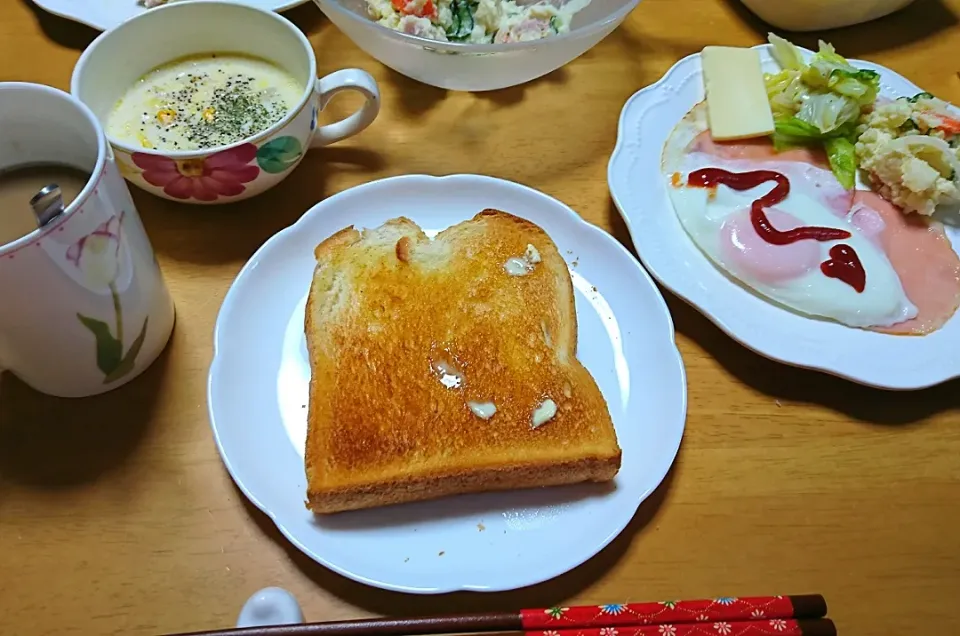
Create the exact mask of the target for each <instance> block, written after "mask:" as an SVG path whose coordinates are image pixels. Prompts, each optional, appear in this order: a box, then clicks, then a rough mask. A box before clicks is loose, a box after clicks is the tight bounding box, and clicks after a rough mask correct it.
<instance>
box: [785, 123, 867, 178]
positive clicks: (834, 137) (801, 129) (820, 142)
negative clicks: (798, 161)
mask: <svg viewBox="0 0 960 636" xmlns="http://www.w3.org/2000/svg"><path fill="white" fill-rule="evenodd" d="M774 127H775V130H774V133H773V147H774V149H775V150H776V151H777V152H781V151H783V150H789V149H790V148H795V147H797V146H822V147H823V149H824V150H825V151H826V153H827V159H828V160H829V162H830V170H831V171H832V172H833V174H834V176H835V177H836V178H837V181H839V182H840V185H842V186H843V187H844V188H846V189H847V190H850V189H852V188H853V186H854V183H855V181H856V174H857V161H856V154H855V152H854V148H855V146H854V140H855V138H856V134H857V131H856V123H855V122H847V123H846V124H843V125H842V126H840V127H838V128H836V129H834V130H832V131H831V132H829V133H824V132H822V131H821V130H820V129H819V128H817V127H816V126H814V125H813V124H810V123H808V122H805V121H803V120H802V119H800V118H798V117H791V118H789V119H780V120H775V121H774Z"/></svg>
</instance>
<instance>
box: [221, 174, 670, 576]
mask: <svg viewBox="0 0 960 636" xmlns="http://www.w3.org/2000/svg"><path fill="white" fill-rule="evenodd" d="M486 207H494V208H499V209H501V210H506V211H508V212H511V213H513V214H516V215H518V216H521V217H524V218H527V219H529V220H531V221H533V222H534V223H537V224H538V225H540V226H541V227H542V228H544V230H546V231H547V233H548V234H549V235H550V236H551V238H552V239H553V240H554V242H555V243H556V244H557V246H558V248H559V249H560V253H561V254H562V255H564V257H565V258H566V260H567V262H568V263H569V265H570V273H571V276H572V278H573V283H574V288H575V293H576V308H577V321H578V334H577V335H578V357H579V358H580V360H581V361H582V362H583V364H584V366H586V367H587V369H588V370H589V371H590V373H591V374H592V375H593V377H594V378H595V379H596V380H597V384H598V385H599V386H600V390H601V391H602V392H603V394H604V397H605V398H606V400H607V404H608V406H609V408H610V413H611V416H612V417H613V422H614V426H615V427H616V429H617V435H618V438H619V440H620V445H621V447H622V449H623V466H622V468H621V470H620V473H619V475H617V478H616V480H615V483H614V486H615V487H614V488H610V486H609V485H598V484H592V485H579V486H570V487H558V488H548V489H543V490H526V491H516V492H505V493H487V494H479V495H467V496H460V497H449V498H445V499H440V500H436V501H432V502H423V503H416V504H407V505H402V506H393V507H388V508H381V509H373V510H367V511H361V512H348V513H342V514H340V515H335V516H328V517H317V518H314V516H313V515H312V514H311V513H309V512H308V511H307V510H306V508H305V507H304V497H305V491H306V480H305V477H304V469H303V447H304V442H305V438H306V413H307V411H306V408H305V405H306V404H307V385H308V382H309V378H310V368H309V364H308V362H307V358H306V343H305V340H304V335H303V315H304V305H305V303H306V296H307V291H308V288H309V284H310V281H311V279H312V276H313V269H314V264H315V261H314V257H313V249H314V247H315V246H316V245H317V243H319V242H320V241H322V240H323V239H325V238H326V237H328V236H330V235H331V234H333V233H334V232H336V231H338V230H340V229H342V228H344V227H346V226H348V225H351V224H353V225H356V226H358V227H376V226H378V225H380V224H381V223H383V222H384V221H386V220H387V219H389V218H393V217H396V216H400V215H403V216H407V217H409V218H411V219H413V220H414V221H416V222H417V223H419V224H420V226H421V227H423V228H424V229H425V230H427V231H428V234H429V233H430V232H431V231H439V230H441V229H443V228H445V227H448V226H450V225H452V224H454V223H458V222H459V221H462V220H465V219H468V218H470V217H472V216H473V215H474V214H476V213H477V212H479V211H480V210H482V209H483V208H486ZM208 405H209V410H210V422H211V425H212V427H213V432H214V436H215V438H216V442H217V447H218V448H219V450H220V454H221V456H222V457H223V461H224V463H225V464H226V466H227V469H228V470H229V471H230V474H231V475H232V476H233V479H234V481H236V483H237V485H238V486H239V487H240V489H241V490H242V491H243V492H244V493H245V494H246V495H247V497H248V498H249V499H250V501H252V502H253V503H254V504H256V505H257V506H258V507H259V508H260V509H261V510H263V511H264V512H265V513H266V514H267V515H269V516H270V517H271V518H272V519H273V521H274V522H275V523H276V524H277V526H278V527H279V528H280V530H281V532H283V534H284V535H286V536H287V537H288V538H289V539H290V541H291V542H293V543H294V545H296V546H297V547H298V548H300V549H301V550H302V551H303V552H304V553H306V554H307V555H309V556H310V557H312V558H313V559H315V560H316V561H318V562H319V563H322V564H323V565H325V566H327V567H329V568H330V569H332V570H335V571H336V572H339V573H340V574H342V575H344V576H347V577H350V578H352V579H355V580H357V581H361V582H363V583H367V584H369V585H374V586H377V587H382V588H386V589H391V590H398V591H403V592H412V593H419V594H436V593H441V592H452V591H455V590H474V591H501V590H509V589H514V588H518V587H523V586H526V585H532V584H534V583H538V582H540V581H544V580H546V579H549V578H552V577H554V576H557V575H559V574H562V573H563V572H566V571H567V570H569V569H571V568H573V567H576V566H577V565H579V564H581V563H583V562H584V561H586V560H587V559H589V558H590V557H592V556H593V555H594V554H596V553H597V552H598V551H600V550H601V549H603V547H604V546H606V545H607V544H608V543H609V542H610V541H611V540H612V539H613V538H614V537H616V536H617V535H618V534H619V533H620V532H621V531H622V530H623V528H624V527H626V525H627V523H629V521H630V519H631V518H632V517H633V515H634V513H635V512H636V510H637V506H639V505H640V502H641V501H643V500H644V499H645V498H646V497H647V496H648V495H649V494H650V493H651V492H653V490H654V489H655V488H656V487H657V486H658V485H659V484H660V482H661V481H662V479H663V477H664V476H665V475H666V473H667V471H668V470H669V468H670V465H671V463H672V462H673V459H674V457H675V456H676V453H677V449H678V447H679V445H680V439H681V437H682V435H683V427H684V419H685V417H686V381H685V379H684V370H683V363H682V361H681V359H680V354H679V353H678V351H677V348H676V345H675V344H674V340H673V324H672V322H671V320H670V314H669V311H668V310H667V306H666V304H665V303H664V301H663V298H662V296H660V293H659V291H658V290H657V288H656V285H654V283H653V281H652V280H651V279H650V277H649V276H648V275H647V274H646V272H645V271H644V270H643V268H642V267H641V266H640V264H639V263H638V262H637V261H636V259H634V258H633V257H632V256H631V255H630V253H629V252H627V250H626V249H624V248H623V246H622V245H620V243H618V242H617V241H616V240H615V239H614V238H613V237H611V236H610V235H609V234H607V233H606V232H604V231H603V230H600V229H599V228H597V227H595V226H593V225H590V224H589V223H586V222H585V221H583V220H582V219H581V218H580V217H579V216H578V215H577V214H576V213H575V212H573V210H571V209H570V208H568V207H567V206H565V205H564V204H562V203H560V202H559V201H557V200H556V199H553V198H551V197H548V196H547V195H545V194H542V193H540V192H537V191H536V190H532V189H530V188H527V187H525V186H521V185H518V184H516V183H511V182H509V181H503V180H500V179H494V178H491V177H481V176H473V175H456V176H450V177H427V176H405V177H394V178H391V179H385V180H382V181H375V182H372V183H367V184H365V185H362V186H358V187H356V188H352V189H350V190H347V191H345V192H341V193H339V194H337V195H335V196H332V197H330V198H329V199H326V200H325V201H323V202H321V203H318V204H317V205H315V206H314V207H313V208H312V209H311V210H310V211H308V212H307V213H306V214H304V215H303V217H301V218H300V220H299V221H297V222H296V223H295V224H294V225H293V226H291V227H289V228H287V229H285V230H282V231H281V232H279V233H278V234H277V235H275V236H274V237H273V238H271V239H270V240H269V241H267V242H266V243H265V244H264V245H263V246H262V247H261V248H260V249H259V250H258V251H257V253H256V254H254V255H253V257H252V258H251V259H250V261H249V262H248V263H247V264H246V266H245V267H244V268H243V270H242V271H241V272H240V274H239V275H238V276H237V279H236V281H235V282H234V284H233V286H232V287H231V288H230V291H229V292H228V293H227V296H226V298H225V299H224V302H223V307H222V308H221V310H220V315H219V317H218V318H217V326H216V332H215V335H214V359H213V362H212V364H211V366H210V379H209V386H208Z"/></svg>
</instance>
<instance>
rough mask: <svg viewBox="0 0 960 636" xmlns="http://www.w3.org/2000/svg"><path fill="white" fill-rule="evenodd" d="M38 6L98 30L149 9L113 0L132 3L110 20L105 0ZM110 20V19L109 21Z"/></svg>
mask: <svg viewBox="0 0 960 636" xmlns="http://www.w3.org/2000/svg"><path fill="white" fill-rule="evenodd" d="M31 1H32V2H33V4H35V5H36V6H37V7H38V8H40V9H42V10H43V11H46V12H47V13H49V14H51V15H55V16H57V17H58V18H63V19H64V20H70V21H71V22H76V23H78V24H83V25H84V26H88V27H90V28H91V29H96V30H97V31H108V30H110V29H112V28H114V27H116V26H118V25H119V24H121V23H122V22H124V21H126V20H129V19H130V18H132V17H134V16H137V15H140V14H141V13H143V12H144V11H149V9H146V8H145V7H141V6H138V4H137V0H112V2H113V3H114V4H116V3H118V2H128V3H129V5H130V7H129V8H130V12H129V15H125V16H122V17H119V18H118V19H116V20H109V19H108V18H106V16H104V15H103V13H107V14H109V13H110V12H109V11H108V10H107V9H105V8H103V4H104V3H103V1H102V0H100V3H99V5H98V4H94V3H90V2H76V1H75V0H31ZM179 1H182V2H188V1H189V0H179ZM233 1H235V2H236V1H240V2H243V1H244V0H233ZM309 1H310V0H276V1H275V2H273V4H274V5H276V6H272V7H271V10H273V11H286V10H287V9H292V8H294V7H296V6H299V5H301V4H306V3H307V2H309ZM247 3H248V4H253V5H254V6H259V4H262V3H256V2H250V0H247ZM91 10H92V11H94V12H95V15H96V16H97V17H95V18H94V17H91V13H89V11H91ZM107 20H109V21H107Z"/></svg>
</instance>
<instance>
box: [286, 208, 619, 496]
mask: <svg viewBox="0 0 960 636" xmlns="http://www.w3.org/2000/svg"><path fill="white" fill-rule="evenodd" d="M315 254H316V259H317V266H316V270H315V272H314V276H313V283H312V285H311V287H310V294H309V297H308V300H307V310H306V321H305V330H306V338H307V349H308V351H309V356H310V368H311V372H312V376H311V380H310V404H309V411H308V430H307V443H306V461H305V464H306V473H307V507H308V508H309V509H310V510H312V511H314V512H316V513H333V512H339V511H344V510H354V509H360V508H370V507H375V506H382V505H388V504H396V503H402V502H408V501H416V500H422V499H432V498H435V497H441V496H445V495H453V494H458V493H467V492H479V491H487V490H507V489H514V488H527V487H534V486H552V485H559V484H570V483H576V482H584V481H608V480H611V479H613V477H614V476H615V475H616V473H617V471H618V470H619V468H620V447H619V446H618V444H617V437H616V433H615V432H614V428H613V422H612V420H611V418H610V413H609V411H608V410H607V405H606V402H605V401H604V398H603V395H602V394H601V393H600V390H599V388H598V387H597V384H596V383H595V382H594V380H593V378H592V377H591V376H590V373H589V372H588V371H587V370H586V369H585V368H584V367H583V366H582V365H581V364H580V362H579V361H578V360H577V358H576V345H577V315H576V310H575V306H574V296H573V284H572V281H571V278H570V272H569V271H568V270H567V265H566V263H565V262H564V260H563V258H562V257H561V256H560V253H559V252H558V250H557V247H556V245H554V243H553V241H552V240H551V239H550V237H549V236H548V235H547V234H546V232H544V231H543V230H542V229H541V228H540V227H538V226H537V225H535V224H533V223H531V222H529V221H526V220H524V219H520V218H518V217H515V216H513V215H510V214H507V213H505V212H500V211H496V210H484V211H483V212H480V213H479V214H477V215H476V216H475V217H474V218H472V219H470V220H469V221H464V222H462V223H459V224H457V225H454V226H452V227H450V228H448V229H446V230H444V231H443V232H441V233H440V234H438V235H437V236H436V237H435V238H434V239H433V240H431V239H429V238H428V237H427V236H426V235H425V234H424V233H423V231H421V229H420V228H419V227H418V226H417V225H416V224H415V223H414V222H412V221H410V220H409V219H406V218H397V219H393V220H390V221H387V222H386V223H384V224H383V225H382V226H380V227H379V228H376V229H372V230H365V231H362V232H361V231H358V230H356V229H354V228H353V227H348V228H345V229H343V230H341V231H340V232H338V233H337V234H334V235H333V236H331V237H330V238H328V239H326V240H325V241H323V242H322V243H320V245H318V246H317V248H316V252H315ZM553 411H555V412H553Z"/></svg>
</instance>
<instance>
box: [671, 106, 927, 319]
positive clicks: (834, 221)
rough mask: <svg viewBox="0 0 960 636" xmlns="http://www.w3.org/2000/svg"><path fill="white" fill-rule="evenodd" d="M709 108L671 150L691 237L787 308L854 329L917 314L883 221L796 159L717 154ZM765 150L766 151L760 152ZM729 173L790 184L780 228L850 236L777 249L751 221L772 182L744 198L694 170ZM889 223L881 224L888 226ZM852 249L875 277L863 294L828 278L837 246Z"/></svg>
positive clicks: (677, 195)
mask: <svg viewBox="0 0 960 636" xmlns="http://www.w3.org/2000/svg"><path fill="white" fill-rule="evenodd" d="M703 110H704V109H703V108H702V107H698V108H695V109H694V110H693V111H691V113H690V114H688V115H687V117H686V118H684V120H683V121H681V123H680V125H679V126H678V127H677V129H676V130H675V131H674V133H673V134H672V135H671V139H670V140H669V141H668V143H667V147H666V148H665V150H664V163H663V168H664V172H665V178H666V179H667V191H668V192H669V195H670V200H671V202H672V204H673V207H674V210H675V211H676V214H677V217H678V219H679V220H680V223H681V225H682V226H683V228H684V230H685V231H686V233H687V235H688V236H689V237H690V238H691V240H692V241H693V242H694V243H695V244H696V246H697V247H698V248H699V249H700V251H701V252H703V253H704V254H705V255H706V256H707V257H708V258H709V259H710V260H711V261H712V262H713V263H714V264H715V265H716V266H717V267H719V268H720V269H721V270H722V271H724V272H726V273H727V274H728V275H730V276H732V277H733V278H734V279H736V280H737V281H739V282H740V283H742V284H743V285H744V286H746V287H747V288H749V289H751V290H753V291H754V292H756V293H757V294H759V295H760V296H762V297H764V298H766V299H768V300H772V301H774V302H776V303H778V304H779V305H781V306H784V307H786V308H789V309H791V310H794V311H796V312H799V313H801V314H805V315H808V316H815V317H820V318H828V319H831V320H835V321H837V322H840V323H842V324H845V325H849V326H851V327H862V328H867V327H889V326H891V325H895V324H897V323H901V322H903V321H906V320H910V319H912V318H914V317H915V316H916V315H917V308H916V307H915V306H914V305H913V304H912V303H911V302H910V300H909V299H908V298H907V295H906V294H905V293H904V289H903V286H902V285H901V282H900V278H899V277H898V275H897V272H896V270H895V269H894V268H893V266H892V265H891V263H890V260H889V259H888V258H887V255H886V254H885V252H884V250H883V246H882V245H881V242H880V240H879V235H880V233H881V231H882V230H883V225H882V223H883V221H882V219H881V218H880V217H879V216H878V215H875V214H867V213H859V214H858V212H859V211H860V208H854V207H852V202H853V193H852V192H848V191H846V190H844V189H843V188H842V187H841V186H840V184H839V183H838V182H837V180H836V178H835V177H834V176H833V174H832V173H831V172H830V170H829V168H828V167H826V166H822V165H817V163H815V162H808V161H804V160H796V159H798V157H797V156H791V155H788V154H786V153H781V154H780V155H773V153H772V152H771V151H770V149H769V148H767V149H766V160H759V159H758V158H757V157H756V156H754V155H757V154H759V153H753V152H750V151H749V146H747V148H748V150H747V151H744V152H740V153H731V152H714V151H712V144H711V143H698V138H701V136H702V135H707V136H709V133H707V132H705V131H706V130H707V124H706V118H705V114H704V112H703ZM754 147H756V145H754ZM702 168H720V169H722V170H726V171H728V172H732V173H744V172H751V171H755V170H769V171H773V172H778V173H780V174H782V175H784V176H785V177H786V178H787V179H788V180H789V182H790V192H789V194H788V195H787V197H786V198H785V199H784V200H783V201H781V202H780V203H777V204H776V205H773V206H771V207H767V208H765V209H764V212H765V214H766V216H767V218H768V219H769V221H770V223H771V224H772V225H773V227H774V228H776V229H777V230H780V231H786V230H790V229H794V228H797V227H802V226H815V227H825V228H835V229H840V230H846V231H847V232H849V233H850V237H849V238H846V239H843V240H839V241H817V240H810V239H807V240H800V241H797V242H794V243H790V244H787V245H775V244H772V243H769V242H767V241H766V240H765V239H764V238H762V237H761V236H760V235H759V234H758V233H757V231H756V230H755V229H754V226H753V223H752V222H751V212H750V208H751V204H752V203H753V202H754V201H755V200H757V199H759V198H760V197H762V196H764V195H765V194H767V193H768V192H770V191H771V189H772V188H773V187H774V183H773V182H767V183H763V184H761V185H758V186H757V187H754V188H750V189H748V190H743V191H737V190H734V189H732V188H730V187H728V186H726V185H722V184H721V185H718V186H716V187H711V188H704V187H691V186H689V185H687V179H688V177H689V175H690V173H691V172H694V171H696V170H700V169H702ZM878 224H879V225H878ZM839 244H844V245H847V246H849V247H851V248H853V250H854V251H855V252H856V255H857V256H858V258H859V261H860V264H861V265H862V267H863V270H864V272H865V274H866V280H865V284H864V287H863V289H862V291H858V290H857V289H855V287H854V286H853V285H851V284H848V283H847V282H844V281H843V280H841V279H838V278H831V277H829V276H827V275H826V274H825V273H824V272H823V271H822V269H821V264H822V263H824V262H827V261H829V260H831V254H830V251H831V248H832V247H834V246H836V245H839Z"/></svg>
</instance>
